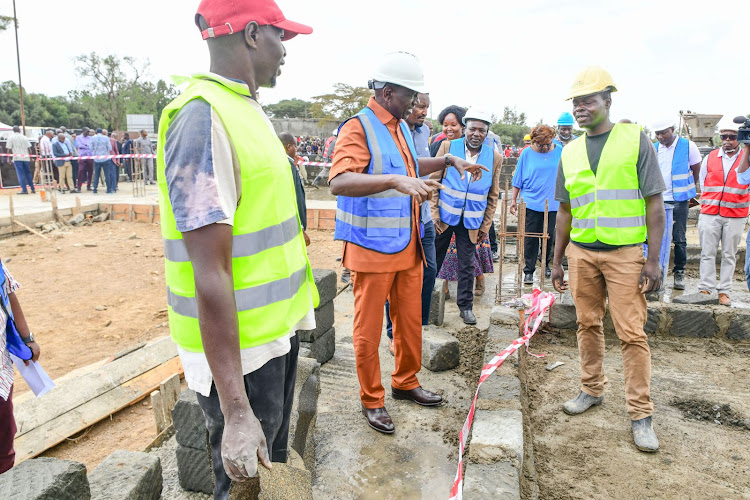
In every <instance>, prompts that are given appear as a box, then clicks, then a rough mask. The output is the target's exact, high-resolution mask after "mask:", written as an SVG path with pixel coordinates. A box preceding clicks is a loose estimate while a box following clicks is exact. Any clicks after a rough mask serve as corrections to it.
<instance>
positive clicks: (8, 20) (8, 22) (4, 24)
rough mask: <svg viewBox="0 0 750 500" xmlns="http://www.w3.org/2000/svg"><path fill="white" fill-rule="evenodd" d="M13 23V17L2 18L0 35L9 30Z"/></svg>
mask: <svg viewBox="0 0 750 500" xmlns="http://www.w3.org/2000/svg"><path fill="white" fill-rule="evenodd" d="M12 22H13V17H12V16H0V33H2V32H3V31H5V30H7V29H8V28H9V27H10V25H11V23H12Z"/></svg>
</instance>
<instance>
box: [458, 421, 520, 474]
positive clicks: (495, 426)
mask: <svg viewBox="0 0 750 500" xmlns="http://www.w3.org/2000/svg"><path fill="white" fill-rule="evenodd" d="M469 457H470V459H471V461H472V462H474V463H477V464H491V463H494V462H503V461H510V462H511V463H512V464H513V465H514V466H515V467H517V468H518V469H519V470H520V469H521V465H522V463H523V415H522V414H521V411H519V410H477V411H476V413H475V414H474V428H473V430H472V432H471V446H470V448H469Z"/></svg>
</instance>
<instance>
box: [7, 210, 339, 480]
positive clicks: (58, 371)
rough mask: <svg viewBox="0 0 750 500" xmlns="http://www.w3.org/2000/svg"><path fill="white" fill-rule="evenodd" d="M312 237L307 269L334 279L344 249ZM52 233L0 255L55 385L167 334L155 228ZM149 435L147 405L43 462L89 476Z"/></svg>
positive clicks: (26, 238) (329, 236) (114, 224)
mask: <svg viewBox="0 0 750 500" xmlns="http://www.w3.org/2000/svg"><path fill="white" fill-rule="evenodd" d="M308 234H309V235H310V238H311V240H312V242H313V243H312V245H311V246H310V247H309V249H308V253H309V255H310V258H311V261H312V264H313V267H320V268H331V269H336V270H337V271H338V272H339V273H340V265H339V263H338V262H336V261H335V258H336V257H337V256H339V255H340V253H341V252H340V249H341V244H340V243H338V242H334V241H333V233H332V232H331V231H310V232H308ZM48 236H50V239H48V240H43V239H41V238H40V237H38V236H35V235H31V234H26V235H21V236H16V237H13V238H9V239H4V240H0V258H2V259H3V262H7V267H8V269H9V270H10V272H11V273H12V274H13V276H14V278H15V279H16V280H17V281H18V282H19V283H21V289H20V290H18V292H17V293H18V297H19V300H20V302H21V306H22V308H23V310H24V313H25V315H26V318H27V320H28V322H29V325H30V327H31V329H32V331H33V332H34V335H35V337H36V338H37V339H38V342H39V345H40V346H41V351H42V354H41V358H40V362H41V364H42V366H43V367H44V369H45V370H46V371H47V373H49V375H50V376H51V377H52V379H53V380H54V379H56V378H59V377H61V376H63V375H65V374H66V373H68V372H70V371H72V370H74V369H76V368H80V367H83V366H86V365H89V364H92V363H96V362H98V361H100V360H102V359H105V358H108V357H110V356H112V355H114V354H116V353H118V352H120V351H122V350H124V349H126V348H128V347H130V346H133V345H136V344H138V343H140V342H144V341H146V340H150V339H153V338H156V337H160V336H163V335H168V334H169V329H168V327H167V323H166V321H167V317H166V296H165V286H164V260H163V253H162V243H161V233H160V229H159V226H158V225H151V224H144V223H138V222H119V221H107V222H104V223H98V224H94V225H93V226H90V227H80V228H72V229H71V230H70V232H69V233H68V234H54V233H52V234H49V235H48ZM87 245H95V246H87ZM8 259H10V260H8ZM105 308H106V309H105ZM28 391H29V389H28V387H27V386H26V383H25V382H24V381H23V379H22V378H21V377H20V376H18V375H17V378H16V386H15V389H14V399H16V401H20V400H22V399H23V398H25V397H29V396H30V394H26V395H24V394H25V393H28ZM144 403H145V404H144ZM155 437H156V425H155V421H154V416H153V411H152V408H151V406H150V404H149V403H148V401H145V402H140V403H137V404H136V405H134V406H132V407H130V408H126V409H125V410H122V411H120V412H118V413H116V414H114V415H113V416H112V417H111V418H110V419H108V420H105V421H103V422H100V423H99V424H97V425H95V426H93V427H91V428H90V429H88V430H87V431H85V432H83V433H81V434H80V435H78V436H74V437H73V439H69V440H68V441H67V442H65V443H62V444H60V445H58V446H56V447H55V448H53V449H51V450H49V451H47V452H46V453H45V454H44V455H43V456H53V457H57V458H65V459H73V460H76V461H79V462H82V463H84V464H85V465H86V466H87V467H88V469H89V470H92V469H93V467H95V466H96V465H98V464H99V462H101V461H102V460H103V459H104V458H106V457H107V456H108V455H109V454H110V453H111V452H112V451H114V450H115V449H128V450H133V451H140V450H143V449H144V448H145V447H146V446H147V445H148V444H149V443H150V442H151V441H152V440H153V439H154V438H155Z"/></svg>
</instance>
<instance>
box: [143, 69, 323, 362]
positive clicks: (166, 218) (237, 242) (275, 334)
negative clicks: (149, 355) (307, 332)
mask: <svg viewBox="0 0 750 500" xmlns="http://www.w3.org/2000/svg"><path fill="white" fill-rule="evenodd" d="M209 78H210V76H209V77H208V78H207V77H206V76H196V77H193V78H188V79H187V82H188V83H189V84H188V87H187V88H186V90H185V92H183V93H182V94H181V95H180V96H179V97H178V98H177V99H175V100H174V101H172V102H171V103H170V104H169V105H168V106H167V107H166V108H165V109H164V111H163V113H162V116H161V120H160V122H159V145H158V147H159V151H158V156H157V169H158V177H159V179H158V182H159V208H160V210H161V212H160V217H161V229H162V237H163V239H164V257H165V261H166V265H165V267H166V272H165V276H166V282H167V304H168V306H169V307H168V311H169V328H170V333H171V335H172V338H173V339H174V341H175V342H176V343H177V344H178V345H180V346H181V347H182V348H184V349H186V350H188V351H193V352H202V351H203V343H202V341H201V333H200V327H199V324H198V306H197V302H196V297H195V280H194V277H193V266H192V264H191V263H190V258H189V256H188V253H187V250H186V247H185V243H184V241H183V239H182V233H180V232H179V231H178V230H177V226H176V223H175V218H174V213H173V212H172V206H171V204H170V201H169V195H168V192H167V184H166V180H165V164H164V143H165V141H166V135H167V130H168V129H169V125H170V123H171V122H172V120H173V119H174V117H175V116H176V115H177V113H178V112H179V110H180V109H182V107H183V106H185V105H186V104H187V103H188V102H190V101H191V100H192V99H198V98H200V99H203V100H205V101H207V102H208V103H209V104H210V105H211V106H212V107H213V109H214V110H215V111H216V113H217V114H218V115H219V117H220V118H221V121H222V123H223V124H224V127H225V129H226V131H227V133H228V134H229V138H230V140H231V141H232V143H233V145H234V148H235V152H236V154H237V159H238V160H239V163H240V168H241V185H242V197H241V200H240V203H239V205H238V207H237V212H236V213H235V216H234V226H233V241H232V274H233V278H234V298H235V302H236V306H237V321H238V324H239V340H240V348H242V349H244V348H248V347H255V346H258V345H262V344H266V343H268V342H271V341H273V340H276V339H278V338H280V337H283V336H284V335H287V334H288V333H289V332H290V331H291V329H292V328H294V326H295V325H296V324H297V323H298V322H299V321H300V320H301V319H302V318H303V317H304V316H305V315H306V314H307V312H308V311H309V310H310V307H311V306H317V305H318V300H319V299H318V291H317V289H316V288H315V282H314V279H313V275H312V269H311V267H310V262H309V260H308V257H307V250H306V247H305V241H304V236H303V234H302V225H301V223H300V220H299V215H298V213H297V203H296V199H295V191H294V181H293V179H292V173H291V170H290V169H289V161H288V160H287V155H286V152H285V151H284V147H283V146H282V145H281V142H280V141H279V139H278V138H277V137H276V134H275V133H274V132H273V131H272V130H270V129H269V127H268V125H267V124H266V122H265V120H264V117H263V116H262V115H261V114H260V113H259V112H258V111H257V110H256V108H254V107H253V106H252V105H251V104H250V103H248V102H247V101H246V100H245V99H246V98H243V97H242V95H240V94H238V93H237V92H235V91H234V90H232V89H230V88H227V87H226V86H224V85H222V84H221V83H219V82H218V81H216V80H212V79H209Z"/></svg>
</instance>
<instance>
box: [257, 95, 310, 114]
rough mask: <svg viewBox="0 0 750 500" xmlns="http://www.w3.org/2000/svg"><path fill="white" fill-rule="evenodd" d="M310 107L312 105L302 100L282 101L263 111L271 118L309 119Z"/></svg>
mask: <svg viewBox="0 0 750 500" xmlns="http://www.w3.org/2000/svg"><path fill="white" fill-rule="evenodd" d="M312 106H313V103H311V102H309V101H303V100H302V99H284V100H282V101H279V102H277V103H276V104H269V105H267V106H263V109H264V111H265V112H266V113H267V114H268V115H269V116H270V117H271V118H310V117H311V116H312V114H311V111H310V109H311V108H312Z"/></svg>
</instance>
